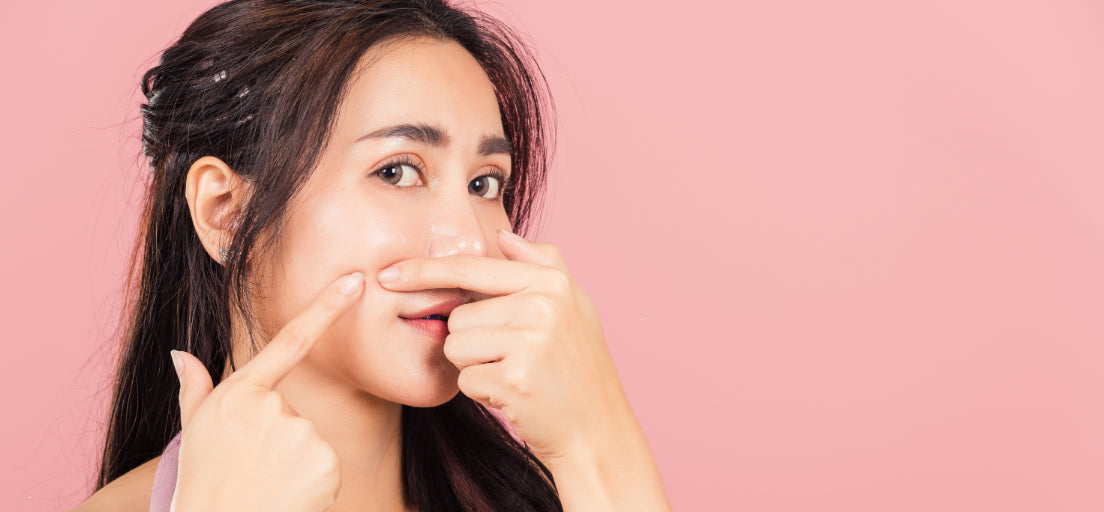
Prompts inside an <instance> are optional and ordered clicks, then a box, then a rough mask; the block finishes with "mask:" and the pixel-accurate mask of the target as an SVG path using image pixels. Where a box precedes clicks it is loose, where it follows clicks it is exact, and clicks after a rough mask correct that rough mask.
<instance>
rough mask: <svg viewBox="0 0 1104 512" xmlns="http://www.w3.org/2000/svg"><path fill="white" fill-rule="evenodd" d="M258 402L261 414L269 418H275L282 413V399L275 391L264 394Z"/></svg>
mask: <svg viewBox="0 0 1104 512" xmlns="http://www.w3.org/2000/svg"><path fill="white" fill-rule="evenodd" d="M259 402H260V404H259V405H260V408H261V411H262V413H263V414H265V415H267V416H269V417H272V416H277V415H279V414H280V413H282V412H283V411H284V398H283V397H281V396H280V394H279V393H277V392H275V391H267V392H265V393H264V394H263V395H261V398H260V399H259Z"/></svg>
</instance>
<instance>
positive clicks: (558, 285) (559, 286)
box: [548, 268, 571, 295]
mask: <svg viewBox="0 0 1104 512" xmlns="http://www.w3.org/2000/svg"><path fill="white" fill-rule="evenodd" d="M548 286H549V287H550V288H551V290H552V292H553V293H555V294H557V295H567V294H568V293H569V292H570V291H571V276H569V275H567V273H566V272H564V271H562V270H560V269H558V268H553V269H549V270H548Z"/></svg>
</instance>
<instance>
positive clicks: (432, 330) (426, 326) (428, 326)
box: [400, 317, 449, 343]
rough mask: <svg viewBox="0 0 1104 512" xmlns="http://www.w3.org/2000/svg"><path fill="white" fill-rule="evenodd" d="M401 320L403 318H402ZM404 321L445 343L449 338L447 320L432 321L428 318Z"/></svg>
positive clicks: (406, 319)
mask: <svg viewBox="0 0 1104 512" xmlns="http://www.w3.org/2000/svg"><path fill="white" fill-rule="evenodd" d="M400 318H401V317H400ZM402 321H403V322H404V323H406V325H409V326H410V327H413V328H415V329H417V330H419V331H421V332H423V333H424V334H427V335H429V336H430V337H432V338H434V339H436V340H437V341H439V342H441V343H444V342H445V337H446V336H448V333H449V330H448V322H447V321H445V320H431V319H428V318H403V319H402Z"/></svg>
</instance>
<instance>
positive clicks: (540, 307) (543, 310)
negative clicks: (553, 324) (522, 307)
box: [526, 294, 556, 323]
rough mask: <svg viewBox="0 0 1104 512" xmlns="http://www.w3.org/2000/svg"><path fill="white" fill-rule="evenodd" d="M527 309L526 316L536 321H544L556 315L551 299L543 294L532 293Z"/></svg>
mask: <svg viewBox="0 0 1104 512" xmlns="http://www.w3.org/2000/svg"><path fill="white" fill-rule="evenodd" d="M527 309H528V311H527V312H526V313H527V315H528V317H529V318H532V319H533V320H536V321H538V322H542V323H546V322H549V321H551V320H553V319H554V318H555V317H556V311H555V308H554V307H553V306H552V303H551V301H550V300H549V298H548V297H545V296H543V295H537V294H534V295H532V296H531V299H530V300H529V305H528V308H527Z"/></svg>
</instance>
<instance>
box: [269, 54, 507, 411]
mask: <svg viewBox="0 0 1104 512" xmlns="http://www.w3.org/2000/svg"><path fill="white" fill-rule="evenodd" d="M361 63H362V67H361V68H360V71H359V72H358V73H356V74H355V75H354V76H353V77H352V79H351V82H350V85H349V92H348V96H347V98H346V99H345V101H344V104H343V105H342V107H341V109H340V111H339V114H338V118H337V120H336V125H335V126H334V128H333V131H332V133H331V135H330V137H331V139H330V142H329V144H328V146H327V147H326V148H325V150H324V152H323V154H322V155H321V159H320V161H319V163H318V167H317V168H316V169H315V171H314V173H313V174H312V176H311V177H310V179H309V180H308V181H307V183H306V184H305V185H304V189H303V190H302V192H301V195H300V196H299V197H298V198H297V199H296V200H295V202H294V203H293V204H292V205H291V208H290V209H289V211H288V223H287V227H286V230H285V231H284V233H283V235H282V237H281V239H280V241H279V242H278V245H277V247H276V248H275V252H274V253H273V254H274V257H275V261H276V265H275V266H270V267H269V268H267V269H266V271H265V272H263V273H262V283H264V286H265V288H266V289H265V290H264V291H263V292H262V293H261V294H259V296H254V299H253V300H254V304H255V307H256V309H257V313H258V314H259V316H260V317H261V321H262V325H263V327H264V328H265V329H266V330H267V331H268V332H270V333H272V332H275V331H277V330H278V329H279V328H280V327H282V326H283V325H284V324H285V323H286V322H287V321H288V320H289V319H291V318H292V317H294V316H296V315H298V314H299V313H300V312H302V311H303V310H304V309H305V308H306V307H307V305H308V304H309V303H310V302H311V301H312V300H313V299H314V298H315V297H316V295H317V294H318V292H319V291H320V290H322V288H324V287H325V286H327V285H328V284H329V283H331V282H333V281H334V280H336V279H337V278H338V277H340V276H342V275H344V274H348V273H350V272H353V271H360V272H363V273H364V275H365V278H366V283H367V286H366V288H365V292H364V295H363V296H362V297H361V298H360V300H359V301H358V302H357V303H356V304H354V305H353V306H352V308H351V309H350V310H349V311H348V312H347V313H346V314H345V315H343V316H342V317H341V318H339V319H338V320H337V321H336V322H335V323H334V324H333V325H332V327H331V328H330V329H329V331H328V332H327V333H326V335H325V336H324V337H322V338H320V339H319V340H318V342H317V344H316V345H315V347H314V349H313V350H312V351H311V353H310V354H309V355H308V356H307V357H306V358H305V359H304V361H303V362H302V363H300V366H304V365H306V366H309V367H311V368H312V369H314V370H316V371H318V372H319V373H320V374H323V375H327V376H329V377H332V378H334V379H339V380H340V381H342V382H344V383H345V384H348V385H350V386H353V387H356V388H358V389H361V390H364V391H366V392H368V393H371V394H373V395H375V396H378V397H380V398H383V399H386V400H389V401H392V402H397V403H403V404H407V405H413V406H419V407H425V406H434V405H439V404H442V403H444V402H446V401H448V400H449V399H451V398H452V397H454V396H455V395H456V393H457V392H458V391H459V390H458V388H457V387H456V379H457V375H458V370H457V369H456V367H455V366H453V365H452V363H450V362H449V361H448V360H447V359H446V358H445V356H444V351H443V345H442V344H441V342H440V341H438V340H435V339H434V338H433V337H431V336H430V335H428V334H425V333H424V332H423V331H421V330H418V329H416V328H413V327H411V326H410V325H409V324H408V323H407V322H404V321H403V319H402V318H400V315H403V316H411V313H415V312H417V311H418V310H421V309H424V308H425V307H426V306H429V305H431V304H435V303H438V302H441V301H442V300H446V299H453V298H460V299H462V300H463V299H467V300H469V301H470V300H479V299H482V298H486V296H480V295H478V294H475V293H471V292H466V291H464V290H458V289H438V290H425V291H417V292H394V291H389V290H385V289H383V288H382V287H380V285H379V283H378V282H377V281H376V279H375V276H376V273H377V272H378V271H379V270H381V269H383V268H385V267H387V266H389V265H391V264H392V263H395V262H397V261H400V260H403V259H407V258H424V257H442V256H448V255H450V254H455V253H463V254H473V255H479V256H489V257H496V258H502V257H503V256H502V253H501V252H499V250H498V247H497V245H496V244H495V240H496V236H495V235H496V230H497V229H498V228H503V229H507V230H510V229H511V226H510V221H509V219H508V217H507V215H506V210H505V207H504V205H503V203H502V197H501V192H502V190H501V188H500V186H501V185H502V184H503V183H502V182H501V181H500V180H499V179H498V178H495V177H487V176H486V174H487V173H489V172H493V171H495V170H498V171H500V172H502V173H503V174H505V175H506V176H509V175H510V173H511V172H512V169H511V167H510V165H511V160H510V154H509V152H508V148H506V147H505V146H504V145H503V144H501V143H499V144H487V143H485V142H484V141H485V140H487V139H488V138H490V139H492V140H493V139H495V138H502V137H504V132H503V129H502V123H501V121H500V117H499V109H498V103H497V100H496V97H495V94H494V90H493V89H492V85H491V82H490V80H489V79H488V78H487V75H486V74H485V73H484V72H483V70H482V68H481V67H480V66H479V64H478V63H477V62H476V60H475V59H474V58H473V57H472V56H471V55H470V54H469V53H468V52H467V51H466V50H464V48H463V47H461V46H460V45H458V44H457V43H455V42H451V41H450V42H439V41H436V40H434V39H428V38H418V39H413V40H406V41H402V42H397V43H394V44H390V45H386V46H377V47H376V48H374V49H373V50H371V51H369V53H368V54H367V55H366V56H365V59H362V61H361ZM402 125H411V126H414V127H422V128H426V130H421V132H423V133H424V134H425V135H426V136H424V137H420V138H421V139H426V140H418V139H419V137H415V136H414V134H415V133H417V132H418V131H419V130H411V129H406V130H405V131H404V130H392V132H391V133H387V130H386V129H388V128H393V127H396V126H402ZM434 130H436V131H438V132H439V133H432V132H433V131H434ZM426 132H429V133H426ZM404 133H405V134H406V136H403V134H404ZM372 134H375V135H372ZM488 148H489V149H490V151H486V149H488ZM481 149H483V150H482V151H481ZM484 153H487V154H484ZM397 159H398V160H397Z"/></svg>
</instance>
